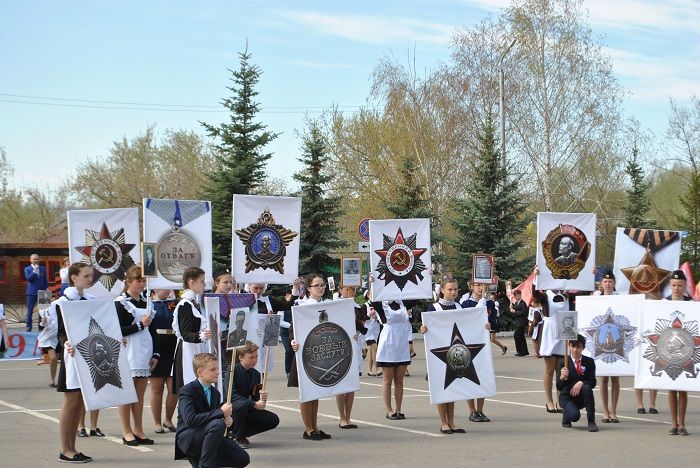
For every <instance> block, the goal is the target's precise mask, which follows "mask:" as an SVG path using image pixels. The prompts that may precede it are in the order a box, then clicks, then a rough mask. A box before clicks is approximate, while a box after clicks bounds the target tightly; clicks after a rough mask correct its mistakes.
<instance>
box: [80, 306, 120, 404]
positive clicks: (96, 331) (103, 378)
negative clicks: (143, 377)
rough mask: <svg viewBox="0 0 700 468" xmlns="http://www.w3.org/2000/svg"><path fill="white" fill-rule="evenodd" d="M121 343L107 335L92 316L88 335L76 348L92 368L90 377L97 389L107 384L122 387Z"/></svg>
mask: <svg viewBox="0 0 700 468" xmlns="http://www.w3.org/2000/svg"><path fill="white" fill-rule="evenodd" d="M120 347H121V343H120V342H119V341H118V340H115V339H114V338H112V337H111V336H107V335H105V333H104V331H103V330H102V327H100V324H98V323H97V322H96V321H95V319H94V318H92V317H90V325H89V327H88V335H87V336H86V337H85V338H83V340H82V341H81V342H80V343H78V344H77V345H76V347H75V349H77V350H78V352H79V353H80V355H81V356H82V357H83V359H85V362H86V363H87V365H88V367H89V368H90V377H91V378H92V383H93V385H94V386H95V391H98V390H100V389H101V388H102V387H104V386H105V385H107V384H112V385H114V386H115V387H117V388H122V380H121V377H120V375H119V351H120Z"/></svg>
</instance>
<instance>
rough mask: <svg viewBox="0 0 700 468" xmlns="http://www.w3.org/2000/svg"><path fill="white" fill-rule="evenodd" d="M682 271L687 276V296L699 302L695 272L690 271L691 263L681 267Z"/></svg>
mask: <svg viewBox="0 0 700 468" xmlns="http://www.w3.org/2000/svg"><path fill="white" fill-rule="evenodd" d="M680 270H681V271H682V272H683V274H684V275H685V279H686V282H685V290H686V294H687V295H688V296H690V297H692V298H693V300H694V301H697V300H698V298H697V296H698V293H697V289H696V288H695V282H694V281H693V270H691V269H690V263H688V262H685V263H684V264H683V265H681V268H680Z"/></svg>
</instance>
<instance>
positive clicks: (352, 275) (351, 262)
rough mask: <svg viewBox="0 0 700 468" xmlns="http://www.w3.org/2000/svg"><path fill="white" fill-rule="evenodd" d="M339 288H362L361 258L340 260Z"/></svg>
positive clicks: (343, 258) (342, 258)
mask: <svg viewBox="0 0 700 468" xmlns="http://www.w3.org/2000/svg"><path fill="white" fill-rule="evenodd" d="M340 286H341V287H345V286H353V287H356V288H359V287H361V286H362V257H341V258H340Z"/></svg>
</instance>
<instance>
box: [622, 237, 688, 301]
mask: <svg viewBox="0 0 700 468" xmlns="http://www.w3.org/2000/svg"><path fill="white" fill-rule="evenodd" d="M679 234H680V233H679V232H677V231H660V230H652V229H633V228H620V227H619V228H617V233H616V235H615V263H614V266H613V271H614V273H615V288H616V289H617V291H619V292H620V293H622V294H643V295H644V296H645V297H646V298H647V299H662V298H664V297H667V296H670V295H671V287H670V286H669V284H668V283H669V277H670V276H671V273H672V272H673V271H674V270H676V269H678V262H679V260H680V256H681V236H680V235H679Z"/></svg>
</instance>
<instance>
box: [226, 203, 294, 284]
mask: <svg viewBox="0 0 700 468" xmlns="http://www.w3.org/2000/svg"><path fill="white" fill-rule="evenodd" d="M300 232H301V198H300V197H263V196H256V195H234V196H233V233H232V239H233V241H232V242H231V274H232V275H233V276H234V277H235V278H236V281H237V282H239V283H266V284H291V283H292V282H293V281H294V280H295V279H296V278H297V276H298V274H299V273H298V271H299V242H300V239H299V233H300Z"/></svg>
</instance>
